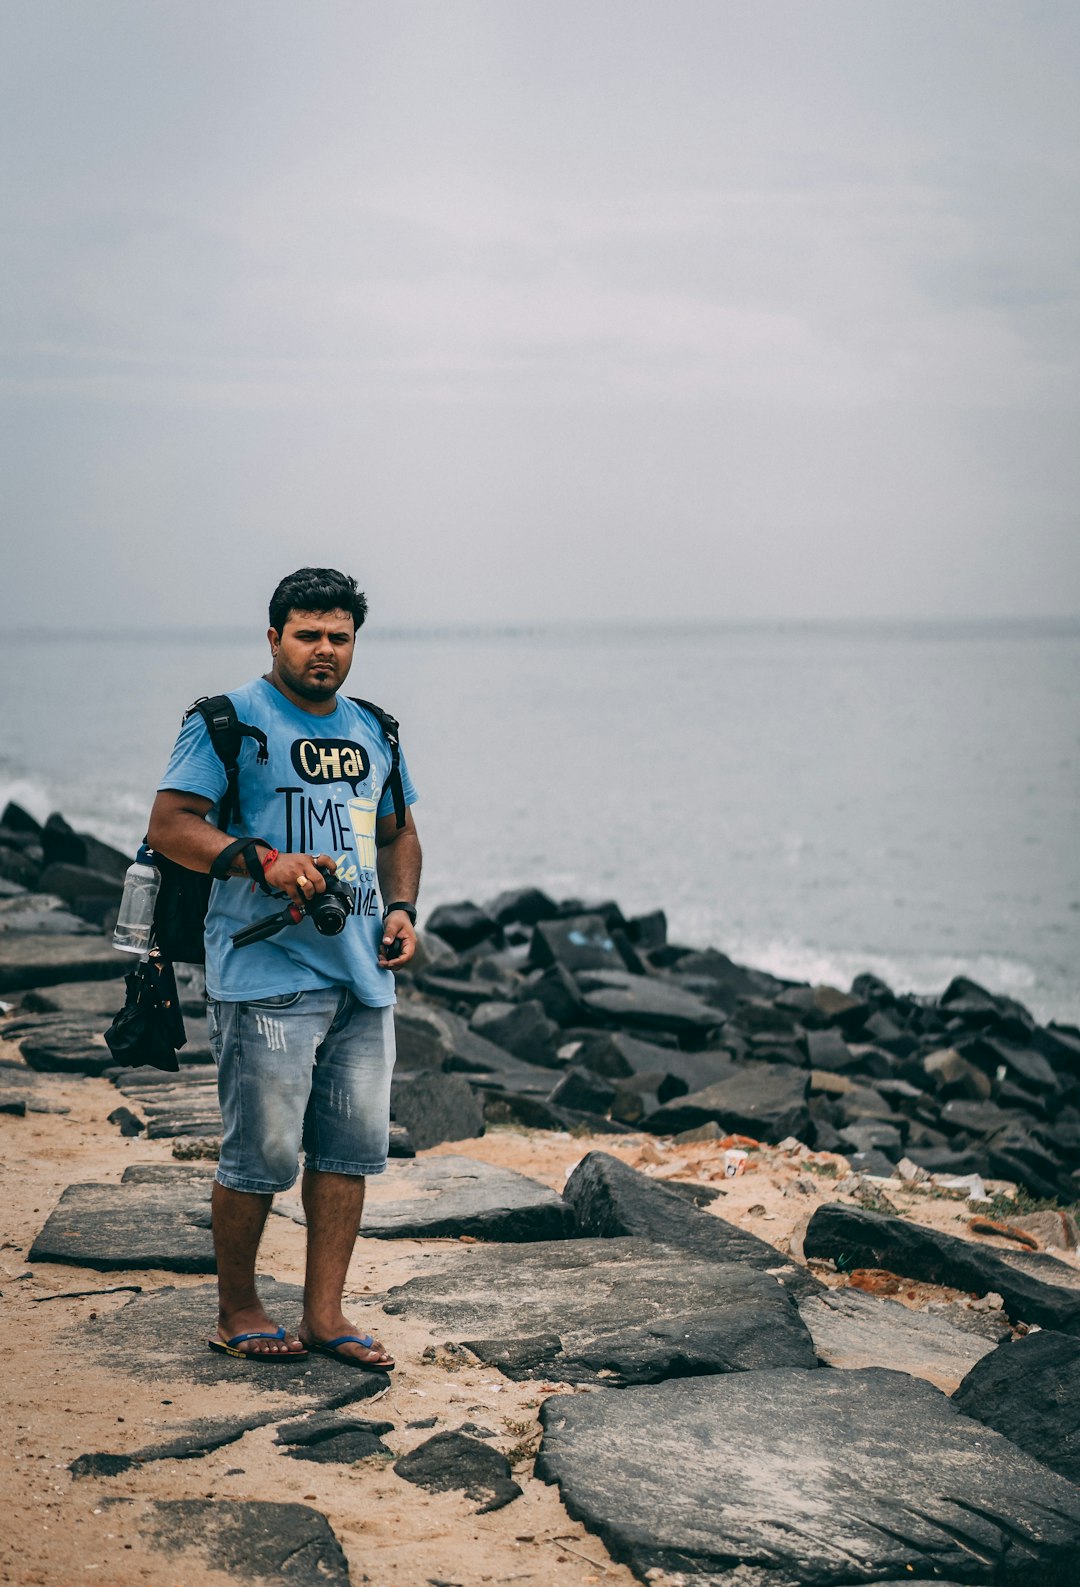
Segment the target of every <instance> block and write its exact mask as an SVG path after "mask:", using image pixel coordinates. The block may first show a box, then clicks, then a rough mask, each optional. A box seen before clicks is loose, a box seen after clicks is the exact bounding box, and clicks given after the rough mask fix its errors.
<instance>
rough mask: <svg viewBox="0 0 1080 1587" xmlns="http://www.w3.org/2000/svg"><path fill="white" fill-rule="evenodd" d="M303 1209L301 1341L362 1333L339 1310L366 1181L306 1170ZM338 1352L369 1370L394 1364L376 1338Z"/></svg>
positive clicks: (346, 1175)
mask: <svg viewBox="0 0 1080 1587" xmlns="http://www.w3.org/2000/svg"><path fill="white" fill-rule="evenodd" d="M303 1198H304V1211H305V1213H306V1214H307V1230H308V1243H307V1271H306V1273H305V1275H304V1316H303V1321H302V1322H301V1324H300V1338H301V1340H302V1341H304V1342H305V1343H309V1344H310V1342H311V1341H312V1340H316V1341H320V1340H322V1341H325V1340H327V1339H337V1338H339V1337H340V1336H341V1335H342V1334H364V1333H365V1330H364V1329H363V1328H358V1327H357V1326H356V1324H355V1323H353V1322H350V1320H349V1318H348V1317H346V1315H345V1313H344V1312H343V1311H342V1309H341V1295H342V1291H343V1290H344V1288H345V1278H346V1275H347V1273H348V1271H349V1262H350V1261H351V1260H352V1254H353V1247H354V1246H355V1244H356V1236H357V1235H358V1234H359V1232H360V1215H361V1213H362V1212H363V1210H364V1181H363V1179H361V1178H359V1177H358V1176H356V1175H352V1174H327V1173H318V1172H316V1171H315V1170H314V1169H307V1168H306V1169H305V1170H304V1181H303ZM338 1354H340V1355H342V1356H352V1357H354V1358H355V1359H356V1360H357V1361H363V1362H365V1363H367V1364H368V1365H370V1366H373V1367H374V1366H384V1365H385V1366H392V1365H393V1357H392V1356H390V1355H389V1354H388V1353H387V1352H386V1351H385V1350H384V1349H383V1347H382V1345H381V1344H380V1343H379V1341H378V1340H377V1339H375V1340H373V1341H372V1346H371V1348H369V1349H365V1348H364V1346H363V1345H355V1344H348V1345H342V1346H341V1347H340V1350H339V1351H338Z"/></svg>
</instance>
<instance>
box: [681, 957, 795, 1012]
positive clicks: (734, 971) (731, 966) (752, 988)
mask: <svg viewBox="0 0 1080 1587" xmlns="http://www.w3.org/2000/svg"><path fill="white" fill-rule="evenodd" d="M678 966H679V970H680V972H681V973H682V974H683V975H706V976H708V977H709V979H710V980H711V981H712V982H713V984H714V986H715V987H716V988H717V990H718V992H719V993H720V995H721V996H722V998H723V1002H722V1003H721V1004H720V1005H719V1006H720V1007H722V1008H724V1009H725V1010H726V1012H727V1013H729V1014H731V1013H733V1012H734V1010H735V1006H736V1004H737V1002H738V1000H739V999H740V998H742V997H775V996H776V995H777V993H779V992H782V991H783V990H784V989H785V987H786V986H787V985H788V983H787V982H784V981H778V980H777V979H776V977H775V976H772V975H767V974H766V973H765V972H764V971H763V970H749V969H747V968H746V967H745V966H744V965H741V964H735V963H734V961H733V960H731V959H729V958H728V956H727V954H726V953H721V952H720V951H719V950H718V949H717V948H705V949H704V950H703V951H701V952H700V953H685V954H681V955H680V956H679V958H678Z"/></svg>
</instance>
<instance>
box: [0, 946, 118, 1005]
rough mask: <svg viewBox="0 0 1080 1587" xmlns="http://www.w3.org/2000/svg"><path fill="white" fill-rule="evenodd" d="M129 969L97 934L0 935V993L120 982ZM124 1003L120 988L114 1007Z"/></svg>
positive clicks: (113, 949) (111, 947) (114, 950)
mask: <svg viewBox="0 0 1080 1587" xmlns="http://www.w3.org/2000/svg"><path fill="white" fill-rule="evenodd" d="M130 969H131V963H130V958H129V955H128V954H126V953H117V951H116V949H115V948H114V947H113V946H112V945H111V943H109V942H108V941H107V940H106V938H105V937H103V936H102V935H101V934H100V932H92V933H91V934H90V935H87V936H83V935H81V934H75V933H71V934H53V933H47V934H46V933H40V934H39V933H29V932H27V933H24V932H4V933H3V934H2V935H0V994H2V993H4V992H21V991H22V990H23V988H24V987H30V986H53V985H55V984H56V983H57V982H59V981H112V980H115V981H117V982H120V979H121V977H122V976H123V975H125V974H126V972H127V971H128V970H130ZM123 1001H124V995H123V986H122V985H121V986H120V992H119V997H118V1002H117V1007H118V1008H119V1006H120V1004H121V1003H122V1002H123Z"/></svg>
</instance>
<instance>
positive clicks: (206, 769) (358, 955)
mask: <svg viewBox="0 0 1080 1587" xmlns="http://www.w3.org/2000/svg"><path fill="white" fill-rule="evenodd" d="M229 699H230V700H231V701H232V703H233V705H234V706H235V707H236V714H237V716H238V717H239V718H240V721H241V722H248V723H250V724H251V726H252V727H258V728H261V729H262V731H263V732H264V733H265V734H266V745H267V751H268V755H269V759H268V760H267V761H266V762H265V763H263V764H260V763H259V762H258V760H257V756H258V746H257V744H256V743H255V741H254V740H253V739H250V738H245V739H244V740H243V741H242V747H241V750H240V760H239V766H240V784H239V786H240V812H241V822H242V825H234V826H232V827H230V828H229V829H228V830H229V831H231V832H232V833H233V835H234V836H236V837H241V836H250V837H256V838H265V839H266V841H267V842H268V843H271V844H273V846H274V848H276V849H278V850H280V852H281V853H282V854H312V855H316V854H329V855H331V856H332V857H333V859H334V860H335V862H336V864H337V873H338V876H339V877H340V878H341V880H342V881H344V882H347V883H348V884H349V886H350V887H351V888H352V889H353V893H354V913H353V914H352V915H351V916H350V917H349V919H348V920H347V921H346V922H345V927H344V930H342V931H340V932H339V933H338V935H337V936H336V937H324V936H322V935H320V933H319V932H318V931H316V929H315V927H314V925H313V924H312V922H311V921H310V920H308V919H306V918H305V919H304V920H302V921H301V922H300V924H299V925H298V926H286V927H284V929H283V930H282V931H280V932H279V933H278V934H277V935H276V936H274V937H270V938H268V939H267V940H265V941H263V942H253V943H250V944H249V945H248V946H247V947H244V948H234V947H233V945H232V942H231V940H230V938H231V936H232V933H233V932H234V931H239V930H240V928H241V927H242V926H249V925H251V924H252V922H253V921H256V920H261V919H262V918H263V917H264V916H266V915H270V914H273V913H274V912H275V911H276V910H279V909H283V908H284V907H285V904H284V901H283V900H278V899H273V898H267V896H266V894H265V893H263V892H262V891H260V889H258V888H256V889H255V890H254V891H252V887H251V883H250V882H248V881H246V880H244V879H243V878H242V877H231V878H230V879H229V880H228V881H225V882H215V883H214V884H213V888H212V891H211V894H210V906H209V908H208V910H207V912H206V989H207V991H208V992H209V994H210V996H211V997H213V998H216V999H217V1000H218V1001H220V1002H225V1003H243V1002H247V1001H248V1000H251V999H257V998H262V997H276V996H279V995H281V994H282V993H287V992H306V991H310V990H313V989H314V988H317V987H327V986H348V987H351V989H352V991H353V992H354V993H355V994H356V996H357V997H358V998H359V1000H360V1002H361V1003H366V1004H368V1006H369V1007H372V1008H384V1007H386V1006H387V1005H388V1004H391V1003H393V1002H394V1001H395V995H394V976H393V973H392V971H390V970H382V969H380V968H379V965H378V963H377V959H378V953H379V945H380V942H381V939H382V913H381V909H380V906H379V898H378V890H377V886H376V876H375V822H376V819H377V817H378V816H384V815H387V814H390V813H392V812H393V808H394V803H393V799H392V797H391V793H390V790H389V788H388V787H387V786H386V779H387V777H388V776H389V774H390V748H389V745H388V744H387V742H386V739H385V738H384V737H383V732H382V729H381V728H380V726H379V723H378V720H377V719H376V718H375V717H374V716H372V715H371V713H370V711H365V710H363V709H362V708H361V707H360V706H358V705H354V704H353V702H352V701H351V700H350V699H348V698H346V697H345V696H344V695H338V699H337V705H336V706H335V708H334V710H333V711H331V712H330V714H329V715H328V716H315V715H313V714H312V713H311V712H310V711H303V710H301V708H300V707H299V706H298V705H293V704H292V702H291V701H289V700H287V699H286V698H285V696H284V695H283V694H282V693H280V691H279V690H277V689H275V688H274V686H273V684H272V683H268V682H267V681H266V679H265V678H258V679H256V680H255V682H254V683H248V684H245V685H244V687H243V688H242V689H232V690H230V691H229ZM400 765H401V782H402V787H403V789H404V793H405V802H406V804H414V803H415V802H416V790H415V788H414V787H413V784H412V780H411V778H410V777H409V772H408V768H407V766H406V765H405V759H404V756H402V758H401V762H400ZM158 787H159V789H161V788H172V789H177V790H179V791H181V792H183V793H193V794H200V795H201V796H202V797H203V798H204V799H212V800H213V801H214V809H212V810H211V811H210V812H209V813H208V815H207V820H208V821H216V817H217V804H218V801H219V800H220V799H221V797H222V795H223V794H224V792H225V788H226V778H225V768H224V766H223V765H222V764H221V761H220V759H219V758H218V756H217V754H216V753H215V750H214V747H213V745H212V744H211V742H210V735H209V733H208V731H207V728H206V723H205V722H204V721H203V719H202V717H201V716H200V714H199V713H198V711H194V712H192V714H191V716H189V717H188V719H187V721H186V722H185V723H184V725H183V727H182V728H181V729H180V736H179V738H178V739H177V740H176V745H175V747H174V749H173V752H172V756H171V758H170V760H169V764H168V766H167V767H166V769H165V775H164V777H163V778H162V779H161V782H160V783H159V784H158Z"/></svg>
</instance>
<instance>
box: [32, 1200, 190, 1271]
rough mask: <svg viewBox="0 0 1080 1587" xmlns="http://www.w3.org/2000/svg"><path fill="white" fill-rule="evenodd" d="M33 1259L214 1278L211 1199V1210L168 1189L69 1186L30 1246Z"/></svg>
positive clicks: (112, 1268) (78, 1265) (77, 1265)
mask: <svg viewBox="0 0 1080 1587" xmlns="http://www.w3.org/2000/svg"><path fill="white" fill-rule="evenodd" d="M202 1219H205V1222H204V1221H201V1220H202ZM29 1260H30V1261H31V1262H67V1263H71V1264H73V1265H74V1266H76V1267H87V1268H93V1269H96V1270H97V1271H99V1272H110V1271H117V1270H123V1271H127V1270H132V1271H136V1270H140V1269H143V1268H165V1269H167V1270H168V1271H169V1272H172V1273H213V1272H214V1271H215V1262H214V1246H213V1241H212V1239H211V1237H210V1228H209V1195H208V1194H207V1198H206V1202H205V1206H204V1205H202V1204H201V1203H199V1204H197V1205H191V1206H188V1207H185V1206H183V1205H178V1204H177V1198H176V1194H175V1191H173V1190H172V1189H171V1188H169V1187H164V1186H154V1185H142V1186H134V1185H132V1186H120V1185H95V1184H84V1185H69V1186H68V1187H67V1189H66V1190H65V1191H64V1192H63V1194H62V1195H61V1197H60V1200H59V1202H58V1203H57V1206H56V1210H55V1212H53V1213H52V1214H51V1215H50V1217H49V1218H48V1220H47V1221H46V1223H45V1227H44V1228H43V1229H42V1231H41V1233H40V1234H39V1235H38V1237H37V1239H36V1240H35V1241H34V1243H33V1245H32V1246H31V1247H30V1254H29Z"/></svg>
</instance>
